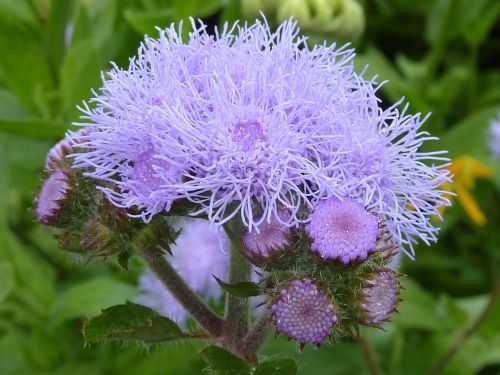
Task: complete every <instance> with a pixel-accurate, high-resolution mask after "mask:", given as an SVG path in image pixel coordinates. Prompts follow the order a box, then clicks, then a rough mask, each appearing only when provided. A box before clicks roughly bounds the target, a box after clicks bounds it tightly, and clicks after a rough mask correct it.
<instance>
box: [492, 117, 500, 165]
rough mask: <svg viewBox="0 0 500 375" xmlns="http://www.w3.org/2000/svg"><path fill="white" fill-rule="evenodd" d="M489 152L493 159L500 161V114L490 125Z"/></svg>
mask: <svg viewBox="0 0 500 375" xmlns="http://www.w3.org/2000/svg"><path fill="white" fill-rule="evenodd" d="M490 151H491V154H492V155H493V157H495V158H499V159H500V114H499V115H498V117H497V118H496V119H495V120H493V121H492V122H491V124H490Z"/></svg>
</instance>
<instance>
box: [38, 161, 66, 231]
mask: <svg viewBox="0 0 500 375" xmlns="http://www.w3.org/2000/svg"><path fill="white" fill-rule="evenodd" d="M70 188H71V187H70V183H69V179H68V176H67V175H66V173H65V172H64V171H62V170H59V169H58V170H54V171H52V172H51V173H50V174H49V176H48V177H47V179H46V180H45V181H44V183H43V185H42V188H41V189H40V193H39V194H38V196H37V199H36V202H35V205H36V207H35V213H36V217H37V220H38V222H40V223H43V224H47V225H52V224H54V223H55V221H56V219H57V217H58V215H59V214H60V213H61V210H62V209H63V207H64V204H65V200H66V197H67V193H68V191H69V190H70Z"/></svg>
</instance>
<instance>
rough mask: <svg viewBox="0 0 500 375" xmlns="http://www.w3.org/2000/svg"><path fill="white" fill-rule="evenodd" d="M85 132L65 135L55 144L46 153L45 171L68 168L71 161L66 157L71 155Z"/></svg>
mask: <svg viewBox="0 0 500 375" xmlns="http://www.w3.org/2000/svg"><path fill="white" fill-rule="evenodd" d="M85 134H86V132H85V130H83V129H82V130H80V131H78V132H76V133H70V134H68V135H66V137H64V138H63V139H62V140H60V141H59V142H58V143H56V144H55V145H54V146H53V147H52V148H51V149H50V150H49V152H48V153H47V158H46V160H45V170H46V171H48V172H50V171H54V170H57V169H61V168H69V167H70V166H71V160H68V159H67V156H68V155H70V154H71V153H73V151H74V147H75V145H76V144H78V143H79V142H80V137H81V136H83V135H85Z"/></svg>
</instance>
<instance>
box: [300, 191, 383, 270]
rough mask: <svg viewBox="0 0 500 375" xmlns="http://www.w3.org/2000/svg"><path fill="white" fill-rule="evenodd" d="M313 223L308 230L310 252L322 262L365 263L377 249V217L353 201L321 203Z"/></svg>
mask: <svg viewBox="0 0 500 375" xmlns="http://www.w3.org/2000/svg"><path fill="white" fill-rule="evenodd" d="M310 219H311V220H310V222H309V223H308V224H307V225H306V227H305V229H306V233H307V235H308V236H309V239H310V241H311V251H313V252H315V253H318V254H319V255H320V256H321V257H322V258H323V259H328V260H337V261H340V262H342V263H343V264H348V263H352V262H354V261H362V260H365V259H366V258H367V257H368V255H369V254H370V253H372V252H374V251H375V249H376V244H377V238H378V236H379V234H380V231H379V226H378V219H377V217H376V216H375V215H373V214H372V213H370V212H368V211H366V210H365V208H364V207H363V206H362V205H360V204H358V203H356V202H354V201H353V200H352V199H350V198H344V199H342V200H339V199H336V198H330V199H327V200H324V201H320V202H319V203H318V205H317V206H316V208H315V209H314V212H313V213H312V214H311V215H310Z"/></svg>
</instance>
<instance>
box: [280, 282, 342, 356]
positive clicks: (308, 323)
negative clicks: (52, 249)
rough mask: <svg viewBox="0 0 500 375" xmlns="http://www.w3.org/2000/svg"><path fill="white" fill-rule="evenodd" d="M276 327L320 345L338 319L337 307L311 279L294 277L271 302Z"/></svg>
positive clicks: (298, 338)
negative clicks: (272, 302)
mask: <svg viewBox="0 0 500 375" xmlns="http://www.w3.org/2000/svg"><path fill="white" fill-rule="evenodd" d="M271 312H272V319H273V321H274V323H275V325H276V331H277V332H280V333H283V334H285V335H286V336H288V337H289V338H291V339H294V340H297V341H298V342H299V343H300V345H301V347H303V346H304V345H305V344H315V345H320V344H321V343H323V342H324V341H325V340H326V339H327V338H328V337H329V336H330V335H331V333H332V328H333V325H334V324H335V323H336V322H337V316H336V315H335V307H334V305H333V303H332V302H331V301H330V299H329V298H328V296H327V295H326V293H325V292H324V291H323V290H321V289H320V288H318V287H317V286H316V285H315V284H314V283H313V282H312V281H311V280H309V279H302V280H294V281H292V283H291V284H290V285H289V286H288V287H286V288H284V289H281V290H280V291H279V295H278V298H277V300H276V301H275V302H274V304H273V305H272V306H271Z"/></svg>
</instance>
